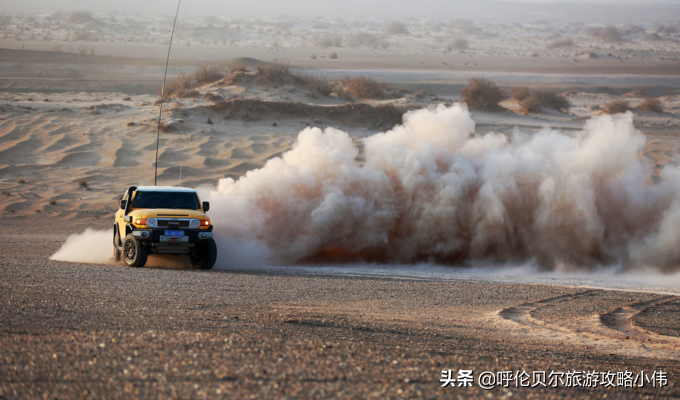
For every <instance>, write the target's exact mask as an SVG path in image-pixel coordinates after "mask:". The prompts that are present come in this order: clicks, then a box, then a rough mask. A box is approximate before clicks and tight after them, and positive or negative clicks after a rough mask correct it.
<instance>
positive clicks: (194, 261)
mask: <svg viewBox="0 0 680 400" xmlns="http://www.w3.org/2000/svg"><path fill="white" fill-rule="evenodd" d="M189 259H191V265H193V266H194V268H197V269H212V267H213V266H215V261H217V245H216V244H215V241H214V240H213V239H212V238H210V239H208V240H202V241H200V242H199V243H196V246H194V249H193V250H192V251H191V253H190V254H189Z"/></svg>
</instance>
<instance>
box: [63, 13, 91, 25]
mask: <svg viewBox="0 0 680 400" xmlns="http://www.w3.org/2000/svg"><path fill="white" fill-rule="evenodd" d="M90 21H94V17H93V16H92V14H90V13H89V12H74V13H73V14H71V16H70V17H68V21H66V22H68V23H69V24H84V23H85V22H90Z"/></svg>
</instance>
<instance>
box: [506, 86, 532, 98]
mask: <svg viewBox="0 0 680 400" xmlns="http://www.w3.org/2000/svg"><path fill="white" fill-rule="evenodd" d="M510 96H511V97H512V98H513V100H517V101H522V100H524V99H526V98H527V97H531V89H529V88H528V87H526V86H518V87H514V88H512V89H510Z"/></svg>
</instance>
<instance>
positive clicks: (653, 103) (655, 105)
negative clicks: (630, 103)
mask: <svg viewBox="0 0 680 400" xmlns="http://www.w3.org/2000/svg"><path fill="white" fill-rule="evenodd" d="M638 108H639V109H640V110H642V111H649V112H655V113H658V114H661V113H662V112H663V104H662V103H661V100H659V99H657V98H654V97H647V98H646V99H644V100H643V101H642V103H640V105H639V106H638Z"/></svg>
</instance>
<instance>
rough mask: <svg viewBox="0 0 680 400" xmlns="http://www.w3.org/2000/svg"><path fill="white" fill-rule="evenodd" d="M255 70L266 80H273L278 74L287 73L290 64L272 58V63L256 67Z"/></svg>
mask: <svg viewBox="0 0 680 400" xmlns="http://www.w3.org/2000/svg"><path fill="white" fill-rule="evenodd" d="M257 72H258V74H261V75H262V76H263V77H264V78H266V79H268V80H274V79H276V78H277V77H279V76H280V75H288V74H289V73H290V64H288V63H287V62H282V61H278V60H274V62H272V63H268V64H266V65H263V66H259V67H257Z"/></svg>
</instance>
